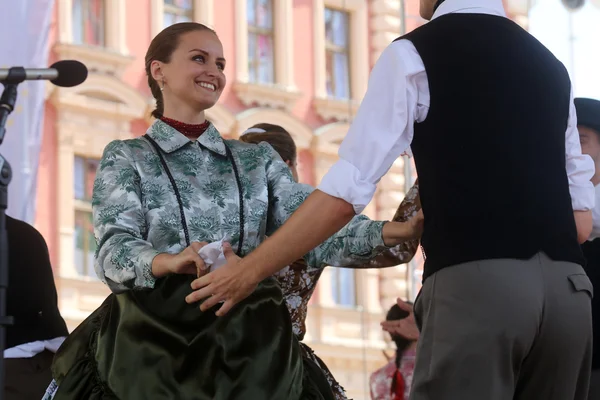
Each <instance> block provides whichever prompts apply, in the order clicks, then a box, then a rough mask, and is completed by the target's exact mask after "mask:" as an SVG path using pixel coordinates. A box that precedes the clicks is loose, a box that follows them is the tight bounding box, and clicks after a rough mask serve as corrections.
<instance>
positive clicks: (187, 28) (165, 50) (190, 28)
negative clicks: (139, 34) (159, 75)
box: [145, 22, 216, 118]
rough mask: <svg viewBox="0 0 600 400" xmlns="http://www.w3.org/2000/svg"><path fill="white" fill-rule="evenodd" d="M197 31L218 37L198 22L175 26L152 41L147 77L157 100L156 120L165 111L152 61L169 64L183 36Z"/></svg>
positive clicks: (148, 56)
mask: <svg viewBox="0 0 600 400" xmlns="http://www.w3.org/2000/svg"><path fill="white" fill-rule="evenodd" d="M195 31H210V32H212V33H214V34H215V35H216V32H215V31H214V30H212V29H210V28H209V27H208V26H206V25H202V24H199V23H197V22H181V23H178V24H173V25H171V26H168V27H166V28H165V29H163V30H162V31H161V32H160V33H159V34H158V35H156V36H155V37H154V39H152V42H150V46H149V47H148V51H147V52H146V58H145V65H146V75H147V76H148V86H150V91H151V92H152V96H154V98H155V99H156V109H155V110H154V111H152V116H153V117H154V118H160V117H162V114H163V112H164V109H165V105H164V102H163V96H162V92H161V90H160V86H159V84H158V82H156V80H155V79H154V78H153V77H152V71H151V69H150V66H151V64H152V61H155V60H156V61H161V62H164V63H168V62H169V61H170V60H171V55H172V54H173V52H174V51H175V50H176V49H177V46H179V39H180V38H181V35H184V34H186V33H188V32H195Z"/></svg>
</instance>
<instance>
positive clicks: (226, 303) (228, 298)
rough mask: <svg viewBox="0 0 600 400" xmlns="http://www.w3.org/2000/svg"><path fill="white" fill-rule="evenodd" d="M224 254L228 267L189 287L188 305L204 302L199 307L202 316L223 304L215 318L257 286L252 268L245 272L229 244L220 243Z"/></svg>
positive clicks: (222, 267)
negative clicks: (191, 290)
mask: <svg viewBox="0 0 600 400" xmlns="http://www.w3.org/2000/svg"><path fill="white" fill-rule="evenodd" d="M223 254H224V256H225V258H226V259H227V264H225V265H223V266H221V267H220V268H218V269H216V270H214V271H212V272H210V273H208V274H207V275H205V276H203V277H201V278H198V279H196V280H194V281H193V282H192V285H191V286H192V289H193V290H194V291H193V292H192V293H190V294H189V295H188V296H187V297H186V298H185V301H186V302H187V303H188V304H193V303H196V302H198V301H202V300H204V302H203V303H202V305H200V310H201V311H203V312H205V311H207V310H209V309H210V308H212V307H214V306H216V305H217V304H219V303H220V302H223V305H222V306H221V307H220V308H219V310H218V311H217V312H216V315H217V316H218V317H222V316H223V315H225V314H226V313H227V312H228V311H229V310H231V308H232V307H233V306H234V305H236V304H237V303H239V302H240V301H242V300H244V299H245V298H246V297H248V296H250V295H251V294H252V292H253V291H254V290H255V289H256V287H257V286H258V283H259V279H258V278H257V276H256V274H255V273H254V270H253V268H244V266H243V265H242V264H241V261H242V259H241V258H240V257H238V256H237V255H235V253H234V252H233V250H232V249H231V245H230V244H229V243H223Z"/></svg>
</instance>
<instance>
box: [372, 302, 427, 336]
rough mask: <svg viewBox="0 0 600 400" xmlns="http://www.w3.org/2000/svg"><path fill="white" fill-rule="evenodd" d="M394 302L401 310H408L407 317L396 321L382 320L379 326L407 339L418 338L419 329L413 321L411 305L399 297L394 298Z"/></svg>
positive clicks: (413, 315)
mask: <svg viewBox="0 0 600 400" xmlns="http://www.w3.org/2000/svg"><path fill="white" fill-rule="evenodd" d="M396 303H397V304H398V307H400V308H401V309H402V310H404V311H408V313H409V314H408V317H406V318H404V319H400V320H396V321H383V322H382V323H381V327H382V328H383V330H384V331H387V332H389V333H390V334H391V335H398V336H402V337H404V338H406V339H408V340H417V339H419V329H418V328H417V323H416V322H415V314H414V312H413V307H412V306H411V305H410V304H407V303H405V302H403V301H402V300H400V299H396Z"/></svg>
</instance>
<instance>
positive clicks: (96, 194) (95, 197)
mask: <svg viewBox="0 0 600 400" xmlns="http://www.w3.org/2000/svg"><path fill="white" fill-rule="evenodd" d="M105 197H106V182H105V181H104V179H103V178H101V177H97V178H96V179H95V180H94V189H93V191H92V206H94V207H95V206H99V205H100V204H101V203H102V199H103V198H105Z"/></svg>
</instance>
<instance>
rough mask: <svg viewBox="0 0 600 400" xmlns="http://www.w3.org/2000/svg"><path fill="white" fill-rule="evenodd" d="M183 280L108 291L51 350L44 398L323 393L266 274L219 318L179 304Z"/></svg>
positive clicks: (133, 399) (212, 399) (309, 396)
mask: <svg viewBox="0 0 600 400" xmlns="http://www.w3.org/2000/svg"><path fill="white" fill-rule="evenodd" d="M192 279H193V278H192V277H187V276H181V275H173V276H169V277H167V278H164V279H162V280H160V281H159V282H157V286H156V287H155V289H153V290H148V291H130V292H127V293H123V294H118V295H114V294H112V295H110V296H109V297H108V298H107V299H106V301H105V302H104V303H103V304H102V306H100V308H98V309H97V310H96V311H95V312H94V313H92V315H90V316H89V317H88V318H87V319H86V320H85V321H84V322H83V323H82V324H81V325H80V326H79V327H78V328H77V329H76V330H75V331H74V332H73V333H72V334H71V335H70V336H69V337H68V338H67V340H66V341H65V342H64V344H63V346H62V347H61V348H60V349H59V351H58V353H57V354H56V357H55V360H54V364H53V367H52V370H53V376H54V379H55V380H56V381H57V382H58V385H59V388H58V391H57V393H56V395H55V397H54V399H55V400H67V399H69V400H83V399H86V400H87V399H90V400H100V399H120V400H162V399H165V400H167V399H168V400H175V399H181V400H234V399H240V400H241V399H244V400H255V399H256V400H271V399H273V400H279V399H281V400H295V399H298V400H300V399H302V400H305V399H306V400H313V399H314V400H331V399H333V394H332V391H331V389H330V386H329V384H328V382H327V380H326V378H325V376H324V375H323V372H322V371H321V369H320V368H318V367H317V366H316V365H315V364H314V362H312V361H311V360H308V359H306V358H303V357H302V352H301V350H300V346H299V343H298V341H297V339H296V338H295V336H294V335H293V333H292V326H291V320H290V316H289V314H288V311H287V308H286V306H285V302H284V299H283V296H282V293H281V289H280V288H279V285H278V284H277V283H276V281H275V280H274V279H268V280H266V281H264V282H262V283H261V284H260V285H259V287H258V288H257V290H256V291H255V292H254V293H253V294H252V295H251V296H250V297H248V298H247V299H246V300H244V301H243V302H241V303H240V304H238V305H237V306H236V307H235V308H234V309H233V310H231V311H230V312H229V313H228V314H227V315H226V316H224V317H220V318H217V317H216V316H215V314H214V313H215V309H212V310H210V311H208V312H205V313H203V312H201V311H200V309H199V305H192V306H191V305H188V304H186V303H185V296H186V295H187V294H189V293H190V292H191V289H190V282H191V281H192Z"/></svg>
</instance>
